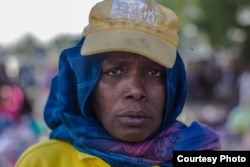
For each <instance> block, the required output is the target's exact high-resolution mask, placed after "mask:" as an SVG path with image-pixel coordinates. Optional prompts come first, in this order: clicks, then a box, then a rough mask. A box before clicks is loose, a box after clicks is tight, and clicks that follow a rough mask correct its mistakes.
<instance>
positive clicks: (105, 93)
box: [92, 83, 116, 122]
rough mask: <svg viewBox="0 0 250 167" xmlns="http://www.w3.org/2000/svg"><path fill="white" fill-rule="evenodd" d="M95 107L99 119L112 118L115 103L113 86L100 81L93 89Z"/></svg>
mask: <svg viewBox="0 0 250 167" xmlns="http://www.w3.org/2000/svg"><path fill="white" fill-rule="evenodd" d="M92 99H93V103H92V105H93V109H94V113H95V114H96V116H97V118H98V119H99V121H101V122H103V121H105V120H110V119H111V118H110V115H112V112H111V111H112V108H113V104H115V99H116V98H115V96H114V93H113V89H112V88H111V87H107V86H105V84H102V83H99V84H98V85H97V87H96V88H95V89H94V91H93V96H92Z"/></svg>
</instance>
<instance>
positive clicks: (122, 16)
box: [81, 0, 178, 68]
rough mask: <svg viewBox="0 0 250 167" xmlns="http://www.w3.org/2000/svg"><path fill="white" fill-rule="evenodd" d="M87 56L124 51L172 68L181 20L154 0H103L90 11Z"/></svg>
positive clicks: (85, 44)
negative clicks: (179, 21)
mask: <svg viewBox="0 0 250 167" xmlns="http://www.w3.org/2000/svg"><path fill="white" fill-rule="evenodd" d="M82 35H83V36H84V37H85V41H84V43H83V46H82V48H81V54H82V55H84V56H88V55H93V54H98V53H103V52H111V51H124V52H132V53H136V54H140V55H142V56H145V57H147V58H149V59H151V60H152V61H155V62H156V63H158V64H160V65H162V66H164V67H166V68H171V67H173V65H174V62H175V59H176V49H177V45H178V18H177V16H176V15H175V13H174V12H173V11H171V10H170V9H168V8H166V7H164V6H162V5H160V4H157V3H155V2H154V1H153V0H104V1H102V2H99V3H97V4H96V5H95V6H94V7H93V8H92V9H91V11H90V15H89V24H88V25H87V26H86V27H85V28H84V31H83V34H82Z"/></svg>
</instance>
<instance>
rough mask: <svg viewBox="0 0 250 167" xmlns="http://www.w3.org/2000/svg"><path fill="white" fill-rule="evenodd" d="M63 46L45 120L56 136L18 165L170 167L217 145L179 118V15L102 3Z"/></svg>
mask: <svg viewBox="0 0 250 167" xmlns="http://www.w3.org/2000/svg"><path fill="white" fill-rule="evenodd" d="M89 19H90V22H89V25H88V26H87V27H86V28H85V29H84V32H83V37H82V39H81V40H80V41H79V42H78V43H77V44H76V45H75V46H73V47H72V48H69V49H65V50H64V51H63V52H62V53H61V55H60V58H59V71H58V74H57V75H56V76H55V77H54V78H53V79H52V84H51V90H50V94H49V97H48V100H47V103H46V106H45V111H44V118H45V121H46V123H47V125H48V126H49V127H50V129H51V133H50V139H49V140H47V141H43V142H40V143H37V144H35V145H33V146H32V147H30V148H29V149H27V151H25V153H24V154H23V155H22V156H21V157H20V158H19V160H18V162H17V164H16V167H34V166H35V167H68V166H74V167H80V166H81V167H91V166H93V167H94V166H101V167H106V166H107V167H108V166H116V167H117V166H120V167H128V166H129V167H134V166H138V167H145V166H148V167H149V166H171V165H172V158H173V151H174V150H215V149H219V148H220V142H219V136H218V134H217V133H215V132H214V131H213V130H212V129H210V128H209V127H207V126H205V125H202V124H200V123H198V122H192V123H191V125H189V126H188V125H186V124H184V123H183V122H180V121H177V119H176V118H177V116H178V115H179V114H180V113H181V112H182V110H183V106H184V103H185V99H186V92H187V83H186V74H185V67H184V63H183V61H182V58H181V56H180V55H179V53H178V51H177V45H178V18H177V16H176V15H175V13H174V12H173V11H171V10H170V9H168V8H166V7H164V6H161V5H160V4H157V3H155V2H154V1H152V0H130V1H126V0H104V1H102V2H99V3H97V4H96V5H95V6H94V7H93V8H92V10H91V12H90V17H89Z"/></svg>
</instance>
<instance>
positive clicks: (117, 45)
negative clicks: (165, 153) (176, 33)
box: [81, 30, 176, 68]
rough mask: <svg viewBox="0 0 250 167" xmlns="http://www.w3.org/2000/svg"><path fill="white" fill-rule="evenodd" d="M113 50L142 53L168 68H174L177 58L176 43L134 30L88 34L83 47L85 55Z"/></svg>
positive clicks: (82, 51)
mask: <svg viewBox="0 0 250 167" xmlns="http://www.w3.org/2000/svg"><path fill="white" fill-rule="evenodd" d="M111 51H124V52H132V53H136V54H140V55H142V56H145V57H147V58H149V59H150V60H152V61H154V62H156V63H158V64H160V65H162V66H164V67H166V68H172V67H173V65H174V62H175V59H176V47H175V46H174V45H172V44H170V43H168V42H167V41H163V40H161V39H159V38H156V37H154V36H153V35H150V34H148V33H147V34H146V33H143V32H139V31H132V30H107V31H101V32H95V33H93V34H88V35H87V36H86V37H85V41H84V43H83V46H82V48H81V54H82V55H84V56H88V55H93V54H98V53H103V52H111Z"/></svg>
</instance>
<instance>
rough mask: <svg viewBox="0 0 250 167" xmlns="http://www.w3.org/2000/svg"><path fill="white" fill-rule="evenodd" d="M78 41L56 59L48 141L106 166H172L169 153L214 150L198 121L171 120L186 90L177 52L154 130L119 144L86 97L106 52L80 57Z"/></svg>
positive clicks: (46, 114)
mask: <svg viewBox="0 0 250 167" xmlns="http://www.w3.org/2000/svg"><path fill="white" fill-rule="evenodd" d="M83 42H84V38H83V39H81V40H80V41H79V42H78V43H77V44H76V46H74V47H72V48H69V49H65V50H64V51H63V52H62V53H61V55H60V58H59V72H58V74H57V75H56V76H55V77H54V78H53V79H52V84H51V91H50V94H49V97H48V100H47V103H46V106H45V111H44V118H45V122H46V123H47V125H48V126H49V128H51V130H52V131H51V134H50V138H51V139H58V140H64V141H67V142H69V143H70V144H71V145H72V146H73V147H75V148H76V149H77V150H79V151H80V152H84V153H87V154H91V155H94V156H97V157H99V158H101V159H103V160H104V161H106V162H107V163H109V164H110V165H111V166H124V167H126V166H129V167H131V166H138V167H144V166H145V167H146V166H152V165H155V164H158V165H161V166H169V165H170V166H171V161H172V157H173V150H207V149H217V148H218V147H219V138H218V135H217V134H216V133H214V132H213V131H212V130H211V129H209V128H208V127H206V126H203V125H200V124H198V123H197V122H194V123H192V124H191V125H190V126H189V127H188V126H186V125H184V124H183V123H181V122H178V121H177V120H176V118H177V116H178V115H179V114H180V113H181V111H182V109H183V106H184V103H185V99H186V92H187V83H186V75H185V68H184V64H183V62H182V60H181V57H180V55H179V54H178V53H177V58H176V62H175V64H174V67H173V68H172V69H166V75H167V77H166V88H167V89H166V95H167V96H166V97H167V98H166V105H165V106H166V107H165V113H164V118H163V121H162V123H161V125H160V127H159V129H158V130H157V131H156V132H155V133H154V134H152V135H151V136H150V137H149V138H148V139H146V140H145V141H143V142H138V143H126V142H122V141H119V140H117V139H115V138H114V137H112V136H111V135H110V134H108V133H107V132H106V130H105V129H104V128H103V126H101V124H100V123H99V122H98V121H97V120H96V118H95V117H94V115H93V113H92V111H91V110H90V106H88V104H89V103H88V97H89V95H90V94H91V91H92V90H93V89H94V87H95V85H96V84H97V82H98V79H99V76H100V73H101V67H102V63H103V60H104V59H105V54H104V53H103V54H98V55H92V56H82V55H81V54H80V49H81V47H82V44H83Z"/></svg>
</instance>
